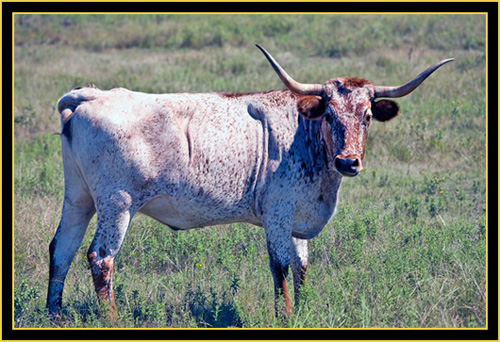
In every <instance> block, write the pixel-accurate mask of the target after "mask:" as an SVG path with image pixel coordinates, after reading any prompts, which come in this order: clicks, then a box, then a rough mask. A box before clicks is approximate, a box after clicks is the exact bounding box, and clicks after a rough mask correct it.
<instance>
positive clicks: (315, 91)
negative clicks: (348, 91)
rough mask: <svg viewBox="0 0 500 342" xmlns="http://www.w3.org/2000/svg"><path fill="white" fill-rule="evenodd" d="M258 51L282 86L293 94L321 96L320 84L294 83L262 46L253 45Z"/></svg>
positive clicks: (321, 88)
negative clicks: (269, 64) (276, 75)
mask: <svg viewBox="0 0 500 342" xmlns="http://www.w3.org/2000/svg"><path fill="white" fill-rule="evenodd" d="M255 45H256V46H257V47H258V48H259V49H260V51H262V53H263V54H264V56H266V58H267V60H268V61H269V63H271V66H272V67H273V69H274V71H276V73H277V74H278V76H279V78H280V79H281V81H282V82H283V84H284V85H285V86H286V87H287V88H288V89H290V90H291V91H293V92H294V93H297V94H301V95H318V96H321V94H322V93H323V86H322V85H321V84H304V83H299V82H297V81H295V80H294V79H293V78H291V77H290V76H289V75H288V74H287V73H286V71H285V70H283V68H282V67H281V66H280V65H279V64H278V63H277V62H276V61H275V60H274V58H273V57H272V56H271V55H270V54H269V52H267V51H266V50H265V49H264V48H263V47H262V46H260V45H259V44H255Z"/></svg>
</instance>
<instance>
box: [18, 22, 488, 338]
mask: <svg viewBox="0 0 500 342" xmlns="http://www.w3.org/2000/svg"><path fill="white" fill-rule="evenodd" d="M362 18H363V20H360V17H359V16H356V15H279V16H278V15H16V16H15V89H14V90H15V115H14V124H15V174H14V187H15V189H14V190H15V193H14V195H15V227H14V228H15V231H14V234H15V245H14V253H15V260H14V269H15V272H14V283H15V288H14V310H15V312H14V319H15V322H14V323H15V326H16V327H20V328H25V327H106V326H109V324H110V323H109V322H107V320H106V317H104V316H101V315H100V312H99V309H98V304H97V297H96V296H95V294H94V290H93V285H92V279H91V275H90V271H89V270H88V266H87V261H86V257H85V254H86V250H87V248H88V246H89V244H90V241H91V240H92V236H93V230H94V229H95V219H94V220H92V222H91V224H90V225H89V229H88V230H89V231H88V233H87V235H86V236H85V238H84V242H83V244H82V248H81V249H80V250H79V252H78V253H77V256H76V257H75V260H74V261H73V265H72V268H71V269H70V272H69V274H68V277H67V280H66V286H65V293H64V304H63V315H62V318H61V319H60V320H58V321H49V320H48V319H47V318H46V312H45V307H44V306H45V303H44V302H45V294H46V286H47V281H48V266H47V265H48V244H49V242H50V240H51V238H52V235H53V233H54V229H55V228H56V227H57V223H58V220H59V215H60V212H61V204H62V200H63V172H62V161H61V153H60V146H59V145H60V142H59V138H58V137H57V136H53V135H51V134H52V132H54V131H58V130H59V129H60V128H59V116H58V113H57V112H56V108H55V106H56V102H57V99H58V98H59V97H60V96H61V95H62V94H64V93H65V92H66V91H68V90H69V89H71V88H73V87H76V86H82V85H86V84H87V83H95V84H96V85H97V86H98V87H99V88H101V89H109V88H113V87H127V88H129V89H133V90H138V91H144V92H155V93H162V92H209V91H232V92H249V91H263V90H270V89H276V88H282V84H281V83H280V81H279V80H278V79H277V77H276V75H274V74H273V72H272V71H270V67H269V65H268V63H267V61H266V60H265V59H264V58H263V57H262V55H261V53H260V52H259V51H258V50H257V49H256V48H255V47H254V43H261V44H262V45H264V46H265V47H266V48H267V49H268V50H269V51H270V52H271V53H272V54H273V55H274V56H275V57H276V59H277V60H278V61H279V62H280V63H281V64H282V65H283V66H284V67H285V68H286V69H287V70H288V71H289V73H290V74H291V75H292V76H293V77H294V78H296V79H297V80H299V81H302V82H308V83H321V82H324V81H326V80H327V79H329V78H332V77H336V76H357V77H363V78H366V79H369V80H370V81H372V82H373V83H374V84H380V85H392V84H401V83H403V82H406V81H407V80H409V79H410V78H411V77H413V76H415V75H416V74H418V73H419V72H421V71H422V70H423V69H425V68H426V67H428V66H429V65H430V64H432V63H434V62H436V61H438V60H440V59H444V58H447V57H455V58H456V62H454V63H453V64H449V65H447V66H446V67H444V68H443V70H440V71H438V72H437V74H436V75H433V76H431V78H429V79H428V80H427V81H426V82H425V83H424V84H423V85H422V86H421V87H420V88H419V89H418V90H416V91H415V92H414V93H413V94H412V95H409V96H407V97H405V98H402V99H399V100H398V102H399V104H400V106H401V108H402V112H401V114H400V116H399V117H398V118H396V119H395V120H393V121H391V122H389V123H386V124H380V123H374V124H373V125H372V128H371V131H370V133H369V137H368V141H367V151H366V157H365V160H364V164H365V167H366V168H365V170H364V171H363V172H362V173H361V174H360V175H359V176H358V177H356V178H354V179H346V180H344V183H343V185H342V189H341V192H340V204H339V208H338V213H337V215H336V216H335V217H334V218H332V219H331V221H330V222H329V224H328V225H327V227H326V228H325V229H324V231H323V232H322V233H321V234H320V235H319V236H318V237H316V238H315V239H313V240H311V241H310V265H309V268H308V281H307V287H306V290H305V293H304V295H303V297H304V298H303V299H304V300H303V301H302V302H301V304H300V305H299V307H298V308H297V310H296V312H295V316H293V317H292V318H291V319H290V320H288V321H283V320H281V319H277V318H276V317H275V316H274V312H273V306H274V302H273V286H272V278H271V275H270V272H269V269H268V259H267V253H266V243H265V236H264V232H263V230H262V229H261V228H257V227H253V226H251V225H247V224H233V225H226V226H217V227H212V228H207V229H199V230H192V231H186V232H172V231H170V230H169V229H168V228H166V227H164V226H162V225H160V224H158V223H156V222H155V221H153V220H151V219H149V218H146V217H140V216H139V217H136V218H135V219H134V221H133V222H132V225H131V227H130V229H129V232H128V234H127V237H126V240H125V242H124V245H123V248H122V250H121V252H120V254H119V256H118V259H117V263H116V272H115V280H114V284H115V291H116V293H115V296H116V301H117V306H118V310H119V312H120V317H119V321H118V323H117V326H120V327H247V328H249V327H290V328H293V327H295V328H299V327H484V326H485V324H486V308H485V295H486V292H485V287H486V283H485V281H486V278H485V277H486V275H485V267H486V265H485V263H486V255H485V254H486V253H485V248H486V247H485V246H486V244H485V239H486V195H485V192H486V179H485V160H486V149H485V144H486V137H485V133H486V127H485V112H486V102H485V82H486V78H485V77H486V76H485V18H484V16H481V15H449V16H446V15H363V17H362Z"/></svg>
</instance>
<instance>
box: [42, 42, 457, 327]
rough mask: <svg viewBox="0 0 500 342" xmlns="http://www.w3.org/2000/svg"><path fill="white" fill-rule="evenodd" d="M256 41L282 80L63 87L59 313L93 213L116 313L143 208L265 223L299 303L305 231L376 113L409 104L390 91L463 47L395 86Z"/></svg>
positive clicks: (359, 154)
mask: <svg viewBox="0 0 500 342" xmlns="http://www.w3.org/2000/svg"><path fill="white" fill-rule="evenodd" d="M257 47H258V48H259V49H260V50H261V51H262V53H263V54H264V56H265V57H266V58H267V60H268V61H269V63H270V64H271V66H272V67H273V69H274V70H275V72H276V73H277V75H278V77H279V78H280V79H281V81H282V82H283V84H284V85H285V86H286V89H284V90H275V91H267V92H256V93H246V94H240V93H198V94H193V93H176V94H146V93H141V92H134V91H130V90H127V89H124V88H118V89H111V90H109V91H104V90H100V89H98V88H97V87H95V86H94V85H89V86H87V87H82V88H75V89H73V90H71V91H70V92H68V93H67V94H65V95H64V96H63V97H62V98H61V99H60V100H59V102H58V105H57V107H58V110H59V112H60V114H61V115H60V116H61V133H60V135H61V146H62V158H63V165H64V189H65V192H64V203H63V208H62V215H61V220H60V223H59V226H58V228H57V230H56V232H55V235H54V237H53V240H52V241H51V243H50V246H49V252H50V268H49V286H48V294H47V308H48V311H49V315H52V316H54V315H58V313H59V312H60V309H61V302H62V293H63V286H64V281H65V278H66V275H67V273H68V269H69V267H70V264H71V262H72V260H73V257H74V255H75V253H76V251H77V249H78V248H79V246H80V244H81V242H82V239H83V236H84V234H85V231H86V228H87V225H88V223H89V221H90V219H91V218H92V217H93V215H94V214H96V213H97V227H96V231H95V235H94V238H93V240H92V242H91V245H90V247H89V250H88V253H87V258H88V262H89V265H90V269H91V272H92V277H93V282H94V287H95V291H96V292H97V295H98V297H99V300H100V302H102V303H107V304H108V308H109V313H110V316H111V318H114V319H116V318H117V317H118V316H117V309H116V306H115V303H114V297H113V286H112V278H113V265H114V263H115V258H116V257H117V255H118V252H119V251H120V248H121V246H122V242H123V240H124V237H125V234H126V232H127V229H128V227H129V224H130V221H131V219H132V217H133V216H134V215H135V214H136V213H138V212H140V213H142V214H145V215H147V216H150V217H152V218H154V219H155V220H157V221H159V222H161V223H162V224H164V225H166V226H168V227H170V228H171V229H174V230H186V229H191V228H200V227H206V226H212V225H216V224H230V223H235V222H246V223H249V224H252V225H255V226H260V227H263V228H264V230H265V236H266V242H267V252H268V256H269V266H270V270H271V273H272V277H273V281H274V290H275V304H276V306H278V304H280V306H281V307H282V308H284V313H285V315H288V314H291V313H292V308H291V302H290V297H289V294H288V290H287V282H286V278H287V275H288V272H289V268H291V270H292V274H293V282H294V294H295V299H296V301H297V300H298V296H299V293H300V288H301V286H302V285H303V283H304V280H305V274H306V269H307V262H308V250H307V240H308V239H311V238H313V237H315V236H316V235H318V234H319V233H320V232H321V230H322V229H323V227H324V226H325V225H326V224H327V222H328V220H329V219H330V218H331V217H332V215H333V214H334V213H335V209H336V206H337V202H338V193H339V187H340V184H341V182H342V178H343V177H354V176H356V175H358V174H359V172H360V171H361V170H362V169H363V157H364V154H365V142H366V137H367V133H368V128H369V126H370V124H371V121H372V120H376V121H380V122H386V121H389V120H391V119H393V118H394V117H396V116H397V115H398V113H399V106H398V104H397V103H396V102H394V101H392V100H388V99H380V98H397V97H402V96H405V95H407V94H409V93H410V92H412V91H413V90H414V89H415V88H417V87H418V86H419V85H420V84H421V83H422V82H423V81H424V80H425V79H426V78H427V77H428V76H429V75H430V74H431V73H433V72H434V71H435V70H436V69H438V68H439V67H440V66H442V65H443V64H445V63H448V62H450V61H452V60H453V59H446V60H443V61H441V62H439V63H437V64H435V65H433V66H431V67H430V68H428V69H427V70H425V71H424V72H422V73H421V74H420V75H418V76H417V77H416V78H414V79H413V80H411V81H409V82H407V83H405V84H403V85H401V86H397V87H388V86H374V85H373V84H372V83H370V82H369V81H367V80H364V79H359V78H353V77H339V78H333V79H330V80H328V81H326V82H325V83H323V84H303V83H299V82H297V81H295V80H294V79H292V78H291V77H290V76H289V75H288V74H287V73H286V72H285V70H284V69H283V68H282V67H281V66H280V65H279V64H278V63H277V62H276V61H275V60H274V58H273V57H272V56H271V55H270V54H269V53H268V52H267V51H266V50H265V49H264V48H262V47H261V46H259V45H257ZM377 99H380V100H377ZM283 301H284V306H283Z"/></svg>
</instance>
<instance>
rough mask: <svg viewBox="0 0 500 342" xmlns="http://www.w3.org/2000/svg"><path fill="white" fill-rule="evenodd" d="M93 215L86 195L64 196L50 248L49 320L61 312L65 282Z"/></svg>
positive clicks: (84, 193)
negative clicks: (59, 218)
mask: <svg viewBox="0 0 500 342" xmlns="http://www.w3.org/2000/svg"><path fill="white" fill-rule="evenodd" d="M94 213H95V209H94V203H93V201H92V198H91V197H90V195H89V194H88V193H86V192H83V191H82V192H81V193H80V194H79V195H78V196H70V195H68V194H66V197H65V200H64V205H63V210H62V216H61V220H60V222H59V226H58V228H57V231H56V233H55V235H54V238H53V239H52V242H51V243H50V245H49V254H50V266H49V287H48V292H47V308H48V309H49V316H56V315H57V314H58V312H59V310H60V309H61V303H62V293H63V287H64V280H65V278H66V275H67V273H68V270H69V267H70V266H71V262H72V261H73V258H74V257H75V254H76V251H77V250H78V248H79V247H80V244H81V243H82V239H83V236H84V235H85V231H86V230H87V226H88V223H89V221H90V219H91V218H92V216H93V215H94Z"/></svg>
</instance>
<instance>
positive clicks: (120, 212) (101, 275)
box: [87, 192, 133, 321]
mask: <svg viewBox="0 0 500 342" xmlns="http://www.w3.org/2000/svg"><path fill="white" fill-rule="evenodd" d="M110 199H111V201H110V202H108V203H106V204H104V205H102V208H98V209H97V228H96V233H95V235H94V239H93V240H92V243H91V244H90V248H89V250H88V253H87V258H88V261H89V265H90V269H91V271H92V278H93V280H94V287H95V291H96V293H97V295H98V297H99V301H100V302H101V304H104V305H105V306H106V310H107V311H108V314H109V318H110V319H111V321H116V320H117V318H118V310H117V309H116V305H115V300H114V295H113V268H114V262H115V258H116V255H117V254H118V252H119V251H120V248H121V245H122V243H123V239H124V238H125V234H126V232H127V229H128V226H129V224H130V220H131V219H132V216H133V213H132V212H131V211H130V201H131V200H130V196H129V195H128V194H125V193H124V192H120V194H117V195H114V196H111V197H110Z"/></svg>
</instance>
